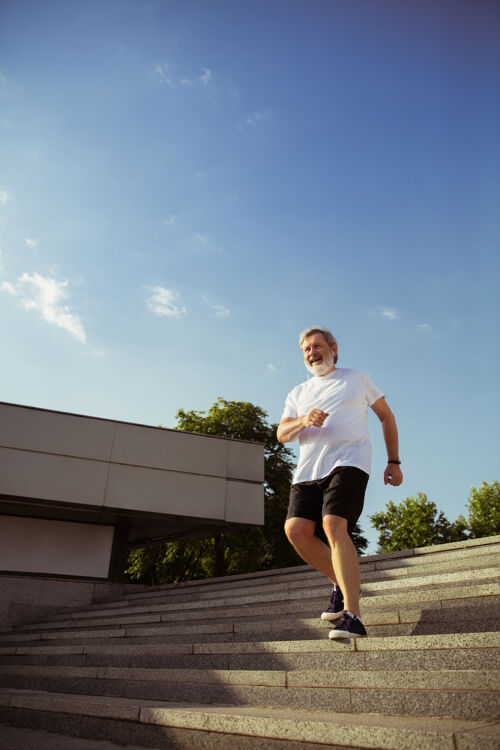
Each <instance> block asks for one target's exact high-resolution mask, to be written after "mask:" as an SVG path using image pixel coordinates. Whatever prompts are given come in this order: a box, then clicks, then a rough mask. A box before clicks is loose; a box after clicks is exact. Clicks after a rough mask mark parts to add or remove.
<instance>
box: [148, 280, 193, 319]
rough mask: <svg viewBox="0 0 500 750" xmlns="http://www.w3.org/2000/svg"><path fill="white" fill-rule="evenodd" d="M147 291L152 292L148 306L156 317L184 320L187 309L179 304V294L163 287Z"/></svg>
mask: <svg viewBox="0 0 500 750" xmlns="http://www.w3.org/2000/svg"><path fill="white" fill-rule="evenodd" d="M146 289H148V290H149V291H150V292H151V296H150V297H149V298H148V299H147V300H146V304H147V306H148V308H149V309H150V310H151V312H153V313H154V314H155V315H158V316H160V317H163V316H165V317H167V318H182V317H183V316H184V315H186V313H187V307H185V306H184V305H181V304H179V297H180V294H179V292H176V291H175V290H174V289H166V288H165V287H163V286H153V287H146Z"/></svg>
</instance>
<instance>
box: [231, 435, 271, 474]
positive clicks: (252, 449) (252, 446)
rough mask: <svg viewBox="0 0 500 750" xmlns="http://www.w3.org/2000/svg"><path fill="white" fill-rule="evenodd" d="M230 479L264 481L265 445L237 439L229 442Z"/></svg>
mask: <svg viewBox="0 0 500 750" xmlns="http://www.w3.org/2000/svg"><path fill="white" fill-rule="evenodd" d="M227 476H228V479H246V480H248V481H250V482H263V481H264V446H263V445H259V444H258V443H243V442H237V441H236V440H234V441H231V442H229V441H228V444H227Z"/></svg>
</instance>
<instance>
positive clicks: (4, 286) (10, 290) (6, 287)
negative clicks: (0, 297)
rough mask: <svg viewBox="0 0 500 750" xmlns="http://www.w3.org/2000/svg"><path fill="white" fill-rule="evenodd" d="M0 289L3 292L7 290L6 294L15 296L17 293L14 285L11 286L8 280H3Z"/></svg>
mask: <svg viewBox="0 0 500 750" xmlns="http://www.w3.org/2000/svg"><path fill="white" fill-rule="evenodd" d="M0 289H2V291H4V292H7V294H10V295H11V296H12V297H15V296H16V295H17V292H16V290H15V287H13V286H12V284H11V283H10V281H4V282H3V284H2V286H0Z"/></svg>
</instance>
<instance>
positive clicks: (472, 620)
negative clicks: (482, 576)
mask: <svg viewBox="0 0 500 750" xmlns="http://www.w3.org/2000/svg"><path fill="white" fill-rule="evenodd" d="M482 609H483V610H484V609H487V608H486V607H483V608H482ZM455 612H456V608H453V609H451V611H445V610H442V609H439V610H437V612H430V613H429V614H428V615H427V612H426V611H425V610H424V611H423V612H422V610H413V611H412V613H404V614H403V618H404V621H403V622H401V621H400V619H399V616H398V614H397V613H391V612H387V611H386V612H383V613H372V614H367V615H366V616H365V617H364V623H365V626H366V627H367V628H368V632H369V635H370V636H371V637H384V636H395V635H425V634H432V633H474V632H496V631H498V630H500V617H499V616H498V613H497V614H496V616H492V615H491V613H489V612H486V613H484V612H483V611H481V609H480V608H479V607H477V608H476V609H475V610H473V612H472V613H471V614H470V615H467V614H462V615H461V617H460V618H459V619H457V617H456V615H455ZM418 613H420V616H419V614H418ZM331 628H332V624H331V623H329V622H327V621H322V620H320V619H319V618H318V617H316V618H314V619H306V618H293V619H292V618H290V619H284V620H283V621H280V620H275V621H272V622H269V621H267V620H262V619H258V620H254V621H253V622H248V621H242V622H238V623H232V622H227V623H209V624H202V625H193V624H189V625H185V624H184V625H183V624H178V625H158V624H154V625H150V626H146V627H139V626H134V627H132V626H131V627H129V628H126V629H123V628H122V629H120V628H115V629H105V628H103V629H88V630H80V631H67V632H65V631H49V632H46V633H43V632H42V633H36V634H32V635H31V636H30V638H29V639H28V642H30V643H36V642H44V643H46V642H47V641H50V640H53V641H54V642H55V643H64V644H77V643H86V642H88V641H89V640H90V641H91V640H96V639H100V640H102V641H104V642H106V643H111V642H113V643H117V642H118V641H119V640H121V639H125V640H126V642H127V643H148V642H151V641H161V642H164V643H168V642H170V643H186V642H191V641H192V639H193V638H196V640H197V642H199V643H201V642H204V643H208V642H221V641H222V642H226V641H232V642H238V641H247V640H259V641H261V640H287V641H288V640H307V639H310V638H325V637H326V635H327V633H328V631H329V630H330V629H331ZM10 642H15V643H19V642H26V639H21V638H18V639H12V641H10Z"/></svg>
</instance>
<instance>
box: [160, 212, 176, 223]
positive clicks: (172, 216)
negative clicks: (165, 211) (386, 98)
mask: <svg viewBox="0 0 500 750" xmlns="http://www.w3.org/2000/svg"><path fill="white" fill-rule="evenodd" d="M162 224H169V225H170V224H175V214H169V215H168V216H165V218H164V219H163V220H162Z"/></svg>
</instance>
